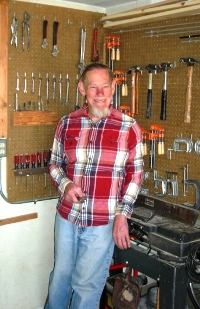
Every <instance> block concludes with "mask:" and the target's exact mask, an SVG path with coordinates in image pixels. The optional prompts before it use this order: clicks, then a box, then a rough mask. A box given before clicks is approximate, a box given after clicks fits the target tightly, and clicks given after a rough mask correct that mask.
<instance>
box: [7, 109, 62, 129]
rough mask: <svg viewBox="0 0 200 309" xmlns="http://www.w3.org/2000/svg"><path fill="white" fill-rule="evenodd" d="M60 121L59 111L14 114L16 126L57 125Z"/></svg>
mask: <svg viewBox="0 0 200 309" xmlns="http://www.w3.org/2000/svg"><path fill="white" fill-rule="evenodd" d="M58 120H59V118H58V111H27V112H25V111H24V112H13V125H14V126H27V125H41V124H56V123H58Z"/></svg>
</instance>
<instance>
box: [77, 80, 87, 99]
mask: <svg viewBox="0 0 200 309" xmlns="http://www.w3.org/2000/svg"><path fill="white" fill-rule="evenodd" d="M78 90H79V92H80V94H81V95H82V96H85V95H86V92H85V87H84V84H83V82H81V81H80V82H79V83H78Z"/></svg>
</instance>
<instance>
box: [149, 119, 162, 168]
mask: <svg viewBox="0 0 200 309" xmlns="http://www.w3.org/2000/svg"><path fill="white" fill-rule="evenodd" d="M163 136H164V127H162V126H160V125H156V124H152V125H150V131H149V141H150V149H149V154H150V156H149V167H150V168H153V167H154V165H155V153H156V151H155V144H156V139H159V138H161V140H159V143H162V145H159V147H158V154H159V155H160V154H163V153H164V141H163Z"/></svg>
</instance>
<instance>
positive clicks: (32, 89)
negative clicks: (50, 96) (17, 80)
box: [31, 73, 35, 94]
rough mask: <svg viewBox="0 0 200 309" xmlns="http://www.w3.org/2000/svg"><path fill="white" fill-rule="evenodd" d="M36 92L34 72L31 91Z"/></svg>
mask: <svg viewBox="0 0 200 309" xmlns="http://www.w3.org/2000/svg"><path fill="white" fill-rule="evenodd" d="M34 92H35V77H34V73H32V74H31V93H33V94H34Z"/></svg>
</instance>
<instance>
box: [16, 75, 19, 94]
mask: <svg viewBox="0 0 200 309" xmlns="http://www.w3.org/2000/svg"><path fill="white" fill-rule="evenodd" d="M16 90H17V91H19V73H18V72H17V79H16Z"/></svg>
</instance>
